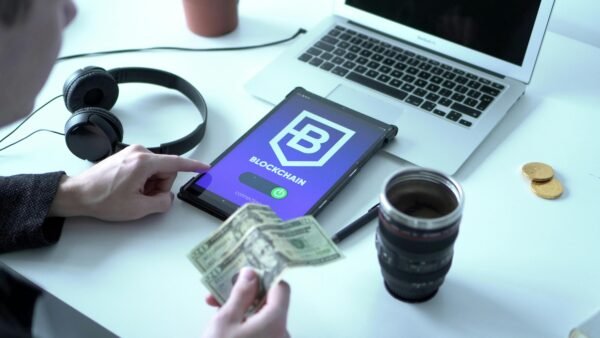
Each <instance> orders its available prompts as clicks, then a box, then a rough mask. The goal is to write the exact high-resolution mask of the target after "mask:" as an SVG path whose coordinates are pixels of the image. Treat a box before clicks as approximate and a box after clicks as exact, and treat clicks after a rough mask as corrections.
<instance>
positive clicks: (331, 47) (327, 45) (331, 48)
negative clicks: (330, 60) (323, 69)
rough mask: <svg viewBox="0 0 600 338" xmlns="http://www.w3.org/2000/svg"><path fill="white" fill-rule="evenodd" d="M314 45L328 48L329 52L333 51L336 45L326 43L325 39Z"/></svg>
mask: <svg viewBox="0 0 600 338" xmlns="http://www.w3.org/2000/svg"><path fill="white" fill-rule="evenodd" d="M314 47H317V48H320V49H323V50H326V51H328V52H331V51H332V50H334V49H335V47H334V46H333V45H331V44H328V43H325V42H323V41H319V42H317V43H315V45H314Z"/></svg>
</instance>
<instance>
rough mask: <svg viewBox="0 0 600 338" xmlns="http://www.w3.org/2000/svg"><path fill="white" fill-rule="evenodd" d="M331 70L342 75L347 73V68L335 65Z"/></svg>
mask: <svg viewBox="0 0 600 338" xmlns="http://www.w3.org/2000/svg"><path fill="white" fill-rule="evenodd" d="M331 72H332V73H333V74H335V75H339V76H344V75H346V74H348V69H346V68H343V67H340V66H337V67H335V68H333V70H332V71H331Z"/></svg>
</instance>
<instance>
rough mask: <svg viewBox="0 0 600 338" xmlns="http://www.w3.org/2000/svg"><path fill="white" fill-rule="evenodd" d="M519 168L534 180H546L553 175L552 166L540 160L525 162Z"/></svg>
mask: <svg viewBox="0 0 600 338" xmlns="http://www.w3.org/2000/svg"><path fill="white" fill-rule="evenodd" d="M521 169H522V170H523V174H525V176H527V177H529V179H530V180H532V181H534V182H546V181H549V180H550V179H551V178H552V177H554V170H553V169H552V167H551V166H549V165H547V164H544V163H540V162H530V163H527V164H525V165H524V166H523V168H521Z"/></svg>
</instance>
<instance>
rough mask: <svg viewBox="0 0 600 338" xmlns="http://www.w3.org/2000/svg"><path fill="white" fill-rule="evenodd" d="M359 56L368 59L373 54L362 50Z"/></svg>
mask: <svg viewBox="0 0 600 338" xmlns="http://www.w3.org/2000/svg"><path fill="white" fill-rule="evenodd" d="M359 54H360V56H364V57H366V58H368V57H370V56H371V54H373V52H371V51H370V50H366V49H363V50H361V51H360V53H359Z"/></svg>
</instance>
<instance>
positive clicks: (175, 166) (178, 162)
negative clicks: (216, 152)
mask: <svg viewBox="0 0 600 338" xmlns="http://www.w3.org/2000/svg"><path fill="white" fill-rule="evenodd" d="M150 167H151V168H152V170H153V171H154V172H155V173H159V172H170V173H172V172H179V171H185V172H196V173H203V172H205V171H207V170H208V169H209V168H210V165H208V164H206V163H202V162H200V161H196V160H192V159H189V158H185V157H181V156H177V155H158V154H155V155H154V156H152V157H151V158H150Z"/></svg>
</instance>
